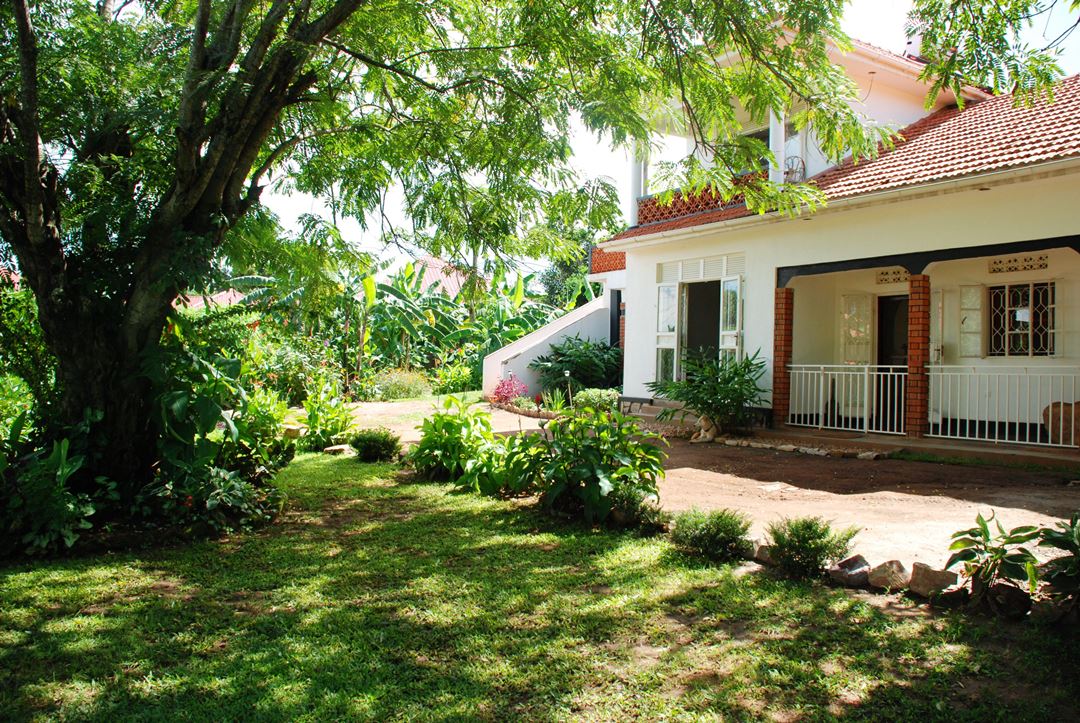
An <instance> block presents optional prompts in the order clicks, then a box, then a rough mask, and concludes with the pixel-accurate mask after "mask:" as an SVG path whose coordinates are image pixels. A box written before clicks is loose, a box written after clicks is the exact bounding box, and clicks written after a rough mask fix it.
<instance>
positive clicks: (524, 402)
mask: <svg viewBox="0 0 1080 723" xmlns="http://www.w3.org/2000/svg"><path fill="white" fill-rule="evenodd" d="M510 406H511V407H517V408H518V409H528V410H532V409H536V399H535V398H534V397H514V398H513V399H511V400H510Z"/></svg>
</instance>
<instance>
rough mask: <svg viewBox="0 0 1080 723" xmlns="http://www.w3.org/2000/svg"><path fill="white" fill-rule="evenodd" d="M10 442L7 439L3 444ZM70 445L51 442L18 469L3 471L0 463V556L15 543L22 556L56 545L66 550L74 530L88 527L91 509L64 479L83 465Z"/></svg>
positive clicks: (85, 497) (86, 497)
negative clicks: (0, 484)
mask: <svg viewBox="0 0 1080 723" xmlns="http://www.w3.org/2000/svg"><path fill="white" fill-rule="evenodd" d="M9 441H10V440H9ZM69 448H70V441H69V440H68V439H62V440H60V441H57V442H54V443H53V446H52V452H51V453H50V454H48V455H45V454H44V450H39V451H37V452H35V453H33V454H32V455H31V457H30V458H29V459H28V460H27V461H26V462H25V463H24V464H23V465H22V466H21V467H20V468H18V469H11V470H7V469H6V468H7V463H6V462H5V461H3V460H0V481H3V480H4V479H5V478H4V477H3V476H2V475H3V473H4V472H5V471H7V472H9V474H8V479H9V481H8V482H7V483H5V484H4V485H3V486H4V487H5V488H6V489H4V495H3V497H4V503H5V509H3V510H0V525H2V532H3V536H2V537H0V554H10V553H11V552H13V551H14V550H15V549H16V547H17V546H18V545H20V544H22V545H25V551H26V552H27V553H28V554H35V553H42V552H48V551H51V550H54V549H55V548H57V547H59V546H60V544H61V543H63V545H64V546H65V547H71V546H72V545H74V544H75V541H76V540H78V539H79V534H80V531H82V530H87V529H90V527H91V524H90V521H89V519H88V518H89V517H90V516H91V515H93V514H94V512H95V510H96V507H95V505H94V504H93V501H92V500H91V498H90V497H89V495H86V494H82V493H77V492H75V491H74V490H72V488H71V485H70V482H69V480H70V478H71V477H72V475H74V474H75V473H76V472H78V471H79V469H80V468H81V467H82V464H83V457H82V455H73V454H70V453H69Z"/></svg>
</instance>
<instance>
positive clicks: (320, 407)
mask: <svg viewBox="0 0 1080 723" xmlns="http://www.w3.org/2000/svg"><path fill="white" fill-rule="evenodd" d="M304 410H305V411H306V412H307V415H306V424H307V433H306V434H305V435H304V436H303V437H301V438H300V439H301V443H302V445H303V447H304V448H305V449H308V450H312V451H319V450H322V449H325V448H326V447H329V446H330V445H332V444H338V443H339V442H340V441H341V440H342V439H343V438H344V437H345V435H346V434H347V433H348V431H349V427H350V426H351V425H352V415H351V414H350V413H349V408H348V406H346V404H345V400H344V398H343V397H342V395H341V389H340V387H339V386H338V383H337V380H336V379H334V378H332V377H331V378H327V377H322V378H320V379H316V380H315V381H314V382H313V383H312V385H311V386H310V387H309V388H308V392H307V399H306V400H305V401H304Z"/></svg>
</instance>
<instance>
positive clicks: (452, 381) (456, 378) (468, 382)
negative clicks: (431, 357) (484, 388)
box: [431, 361, 475, 394]
mask: <svg viewBox="0 0 1080 723" xmlns="http://www.w3.org/2000/svg"><path fill="white" fill-rule="evenodd" d="M431 377H432V378H431V390H432V391H433V392H435V393H436V394H458V393H460V392H467V391H470V390H471V389H473V388H474V386H475V385H474V383H473V367H472V365H471V364H469V363H468V362H465V361H455V362H450V363H447V364H443V365H442V366H440V367H436V368H435V370H434V372H433V373H432V375H431Z"/></svg>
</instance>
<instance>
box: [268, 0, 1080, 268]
mask: <svg viewBox="0 0 1080 723" xmlns="http://www.w3.org/2000/svg"><path fill="white" fill-rule="evenodd" d="M1058 5H1059V6H1061V7H1056V8H1055V9H1054V11H1053V12H1052V13H1050V14H1049V16H1047V17H1044V18H1041V19H1040V20H1039V21H1038V23H1037V25H1036V26H1035V27H1032V28H1031V29H1030V30H1029V31H1028V33H1027V34H1026V36H1025V40H1026V41H1027V42H1028V43H1029V44H1031V45H1033V46H1035V45H1040V44H1041V45H1045V44H1046V43H1047V42H1049V40H1051V39H1053V38H1055V37H1056V36H1057V35H1058V34H1060V33H1061V32H1062V30H1064V29H1065V28H1067V27H1068V26H1069V25H1070V24H1071V23H1072V22H1074V21H1075V17H1076V16H1075V15H1073V14H1071V13H1069V12H1068V10H1067V9H1066V8H1065V7H1064V6H1065V5H1066V3H1064V2H1060V3H1058ZM910 9H911V0H853V1H852V2H851V3H850V5H849V7H848V10H847V12H846V13H845V14H844V22H843V25H844V31H845V32H846V33H847V34H848V35H849V36H851V37H853V38H857V39H858V40H862V41H864V42H867V43H870V44H872V45H876V46H878V47H881V48H884V49H886V50H891V51H893V52H895V53H903V52H904V50H905V49H906V47H907V37H906V36H905V34H904V23H905V20H906V18H907V13H908V11H909V10H910ZM1060 62H1061V65H1062V67H1063V68H1064V70H1065V74H1066V75H1074V74H1076V73H1080V31H1078V32H1077V33H1076V34H1074V35H1072V36H1071V37H1070V38H1069V39H1068V41H1067V43H1066V46H1065V47H1064V48H1063V53H1062V56H1061V58H1060ZM572 147H573V149H574V167H575V169H576V170H577V171H578V173H579V174H580V175H581V176H582V180H586V179H590V178H598V177H606V178H608V179H610V180H611V181H612V182H614V183H615V184H616V186H617V187H618V188H619V197H620V198H621V199H622V203H623V210H624V213H626V212H627V211H628V209H629V205H630V181H629V170H630V160H629V157H628V155H627V154H626V152H625V151H622V150H612V149H611V148H610V146H609V145H608V144H606V143H605V142H603V141H602V140H600V139H598V138H596V137H595V136H593V135H592V134H590V133H589V132H588V131H586V130H585V129H584V127H582V126H581V125H580V124H575V131H574V136H573V139H572ZM264 201H265V203H266V205H267V206H269V207H270V209H271V210H273V211H274V212H275V213H276V214H278V216H279V217H280V219H281V222H282V224H283V225H284V227H285V228H286V229H287V230H290V231H295V230H296V229H297V228H298V223H297V219H298V218H299V217H300V215H301V214H305V213H314V214H317V215H322V216H327V217H328V216H329V213H328V211H327V210H326V207H325V206H324V205H323V204H322V203H321V202H320V201H319V200H318V199H314V198H312V197H310V196H307V195H304V194H292V195H285V194H281V193H267V194H265V195H264ZM393 202H394V199H393V198H392V197H391V198H390V199H389V201H388V204H387V212H388V213H387V215H388V216H389V217H391V218H396V219H400V218H401V214H400V213H399V212H397V211H396V210H395V209H394V208H393V206H394V203H393ZM398 203H400V200H399V201H398ZM339 225H340V227H341V229H342V233H343V234H344V235H345V238H347V239H350V240H352V241H353V242H354V243H356V244H357V246H358V247H359V248H361V249H362V250H364V251H369V252H374V253H381V255H382V257H383V258H386V257H387V254H388V252H387V251H385V250H383V248H382V244H381V242H380V241H379V236H380V230H379V227H378V225H377V224H376V225H375V226H374V227H373V228H370V229H367V230H363V229H361V227H360V224H359V223H357V222H356V221H355V220H351V219H345V220H343V221H342V222H341V223H340V224H339ZM389 255H397V256H399V257H401V258H402V259H403V260H404V258H405V257H404V256H403V255H402V254H401V253H400V252H399V251H397V250H396V249H393V250H390V251H389ZM545 265H546V264H544V263H542V262H526V263H525V264H524V266H525V268H526V269H527V270H531V271H536V270H540V269H541V268H543V267H544V266H545Z"/></svg>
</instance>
